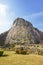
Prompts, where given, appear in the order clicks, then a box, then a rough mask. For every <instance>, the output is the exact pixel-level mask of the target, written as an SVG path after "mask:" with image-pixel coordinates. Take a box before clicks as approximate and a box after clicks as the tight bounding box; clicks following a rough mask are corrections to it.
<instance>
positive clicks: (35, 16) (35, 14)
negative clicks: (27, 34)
mask: <svg viewBox="0 0 43 65" xmlns="http://www.w3.org/2000/svg"><path fill="white" fill-rule="evenodd" d="M40 16H43V12H38V13H33V14H30V15H27V16H23V18H27V19H28V18H38V17H40Z"/></svg>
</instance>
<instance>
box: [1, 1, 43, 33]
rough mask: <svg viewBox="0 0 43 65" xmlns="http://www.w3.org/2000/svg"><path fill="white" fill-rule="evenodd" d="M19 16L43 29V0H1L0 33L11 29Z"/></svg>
mask: <svg viewBox="0 0 43 65" xmlns="http://www.w3.org/2000/svg"><path fill="white" fill-rule="evenodd" d="M17 17H21V18H24V19H26V20H28V21H30V22H31V23H32V24H33V26H34V27H37V28H38V29H39V30H41V31H43V0H0V33H2V32H5V31H7V30H8V29H10V28H11V26H12V23H13V21H14V20H15V18H17Z"/></svg>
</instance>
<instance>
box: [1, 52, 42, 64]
mask: <svg viewBox="0 0 43 65" xmlns="http://www.w3.org/2000/svg"><path fill="white" fill-rule="evenodd" d="M0 65H43V56H41V55H34V54H29V55H21V54H15V52H14V51H5V52H4V55H3V56H2V57H0Z"/></svg>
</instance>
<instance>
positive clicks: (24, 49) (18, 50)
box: [15, 46, 27, 54]
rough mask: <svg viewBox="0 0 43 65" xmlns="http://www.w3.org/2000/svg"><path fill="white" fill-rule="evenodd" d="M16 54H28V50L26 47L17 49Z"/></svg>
mask: <svg viewBox="0 0 43 65" xmlns="http://www.w3.org/2000/svg"><path fill="white" fill-rule="evenodd" d="M15 52H16V53H17V54H27V48H26V47H25V46H19V47H15Z"/></svg>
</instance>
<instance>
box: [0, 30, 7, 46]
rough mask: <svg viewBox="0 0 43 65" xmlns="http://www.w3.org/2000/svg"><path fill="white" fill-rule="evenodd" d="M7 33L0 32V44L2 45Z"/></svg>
mask: <svg viewBox="0 0 43 65" xmlns="http://www.w3.org/2000/svg"><path fill="white" fill-rule="evenodd" d="M7 34H8V31H7V32H4V33H2V34H0V46H3V45H4V44H5V40H6V37H7Z"/></svg>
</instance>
